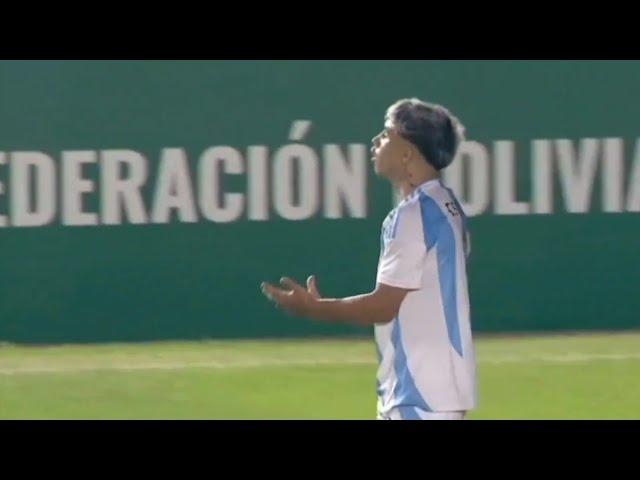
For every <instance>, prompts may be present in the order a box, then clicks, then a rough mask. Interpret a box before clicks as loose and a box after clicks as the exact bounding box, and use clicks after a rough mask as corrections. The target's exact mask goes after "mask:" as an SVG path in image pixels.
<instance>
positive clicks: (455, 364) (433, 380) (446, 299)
mask: <svg viewBox="0 0 640 480" xmlns="http://www.w3.org/2000/svg"><path fill="white" fill-rule="evenodd" d="M466 223H467V222H466V217H465V215H464V212H463V211H462V208H461V207H460V204H459V202H458V201H457V199H456V198H455V196H454V194H453V192H451V190H449V189H447V188H445V187H444V186H443V185H442V183H441V182H440V180H438V179H436V180H430V181H428V182H426V183H424V184H423V185H421V186H420V187H418V188H417V189H416V190H415V191H414V192H413V193H412V194H411V195H410V196H409V197H407V198H405V199H404V200H403V201H402V202H401V203H400V204H399V205H398V207H396V208H395V209H394V210H392V211H391V213H390V214H389V215H388V216H387V218H386V219H385V221H384V223H383V226H382V238H381V253H380V260H379V264H378V274H377V282H378V283H382V284H386V285H390V286H394V287H399V288H406V289H410V290H412V291H411V292H409V293H408V294H407V296H406V297H405V299H404V301H403V302H402V305H401V306H400V311H399V313H398V316H397V317H396V318H394V319H393V320H392V321H391V322H390V323H387V324H384V325H376V326H375V339H376V346H377V349H378V358H379V368H378V375H377V380H378V415H380V416H381V417H386V418H391V417H400V418H404V419H419V418H425V417H426V416H427V415H426V414H425V412H454V411H468V410H471V409H473V408H475V406H476V401H477V400H476V396H477V395H476V362H475V352H474V348H473V343H472V336H471V322H470V308H469V294H468V288H467V269H466V261H467V257H468V255H469V252H470V243H469V242H470V237H469V233H468V231H467V227H466ZM421 414H422V416H421Z"/></svg>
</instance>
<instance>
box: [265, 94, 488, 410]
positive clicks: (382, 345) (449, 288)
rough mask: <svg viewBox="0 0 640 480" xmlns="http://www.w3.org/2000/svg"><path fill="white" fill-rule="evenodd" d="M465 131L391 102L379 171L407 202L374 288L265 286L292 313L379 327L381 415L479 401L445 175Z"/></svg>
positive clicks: (459, 237) (444, 113)
mask: <svg viewBox="0 0 640 480" xmlns="http://www.w3.org/2000/svg"><path fill="white" fill-rule="evenodd" d="M463 135H464V129H463V127H462V125H461V124H460V122H459V121H458V120H457V119H456V118H455V117H454V116H453V115H452V114H451V113H450V112H449V111H448V110H447V109H445V108H444V107H442V106H439V105H434V104H429V103H425V102H422V101H420V100H418V99H406V100H400V101H398V102H396V103H394V104H393V105H391V106H390V107H389V109H388V110H387V112H386V116H385V124H384V130H383V131H382V132H381V133H379V134H378V135H377V136H376V137H375V138H373V147H372V149H371V151H372V153H373V158H372V161H373V164H374V169H375V172H376V173H377V174H378V175H379V176H381V177H384V178H386V179H387V180H389V181H390V182H391V184H392V185H393V187H394V188H395V189H396V191H397V192H398V193H399V194H400V195H401V197H402V201H401V202H400V203H399V204H398V206H397V207H396V208H394V209H393V210H392V211H391V212H390V213H389V215H388V216H387V218H386V219H385V220H384V222H383V224H382V236H381V253H380V258H379V261H378V272H377V278H376V287H375V289H374V291H372V292H370V293H366V294H363V295H357V296H353V297H347V298H338V299H335V298H322V296H321V295H320V293H319V291H318V288H317V283H316V279H315V277H314V276H313V275H312V276H310V277H309V278H308V279H307V285H306V288H304V287H303V286H301V285H299V284H298V283H296V282H295V281H294V280H292V279H290V278H287V277H284V278H282V279H281V281H280V283H281V286H280V287H278V286H275V285H271V284H269V283H266V282H263V283H262V284H261V288H262V291H263V293H264V294H265V295H266V296H267V298H269V299H271V300H272V301H273V302H275V303H276V305H277V306H278V307H280V308H282V309H283V310H285V311H286V312H288V313H289V314H292V315H295V316H299V317H307V318H311V319H315V320H319V321H327V322H337V323H349V324H353V325H361V326H372V325H373V326H374V327H375V328H374V331H375V341H376V346H377V350H378V360H379V367H378V373H377V394H378V402H377V403H378V404H377V410H378V412H377V413H378V415H377V418H378V419H385V420H396V419H397V420H400V419H403V420H419V419H425V420H428V419H434V420H436V419H463V418H464V416H465V414H466V412H467V411H469V410H471V409H473V408H475V406H476V363H475V353H474V348H473V343H472V335H471V323H470V307H469V295H468V289H467V270H466V260H467V257H468V255H469V252H470V243H469V233H468V231H467V221H466V217H465V214H464V212H463V211H462V208H461V207H460V204H459V202H458V201H457V199H456V197H455V196H454V194H453V192H452V191H451V190H449V189H448V188H446V187H445V186H444V185H443V184H442V182H441V180H440V171H441V170H442V169H443V168H445V167H447V166H448V165H450V164H451V162H452V161H453V159H454V157H455V154H456V151H457V148H458V145H459V143H460V142H461V141H462V140H463Z"/></svg>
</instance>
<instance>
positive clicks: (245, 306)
mask: <svg viewBox="0 0 640 480" xmlns="http://www.w3.org/2000/svg"><path fill="white" fill-rule="evenodd" d="M639 82H640V63H639V62H635V61H628V62H624V61H2V62H0V105H2V108H0V185H1V186H0V246H1V247H2V256H1V258H0V273H1V275H2V278H3V281H2V288H0V342H3V347H1V348H0V418H354V419H357V418H362V419H366V418H374V417H375V349H374V347H373V340H372V332H371V330H370V329H360V328H351V327H337V326H333V325H323V324H320V323H312V322H309V321H306V320H302V319H297V318H291V317H286V316H284V315H283V314H282V312H280V311H278V310H276V309H274V308H273V307H272V305H271V304H269V303H268V302H267V301H266V300H265V299H264V297H263V296H262V295H261V293H260V291H259V284H260V282H261V281H263V280H267V281H277V279H279V278H280V277H281V276H282V275H284V274H286V275H288V276H291V277H293V278H295V279H297V280H298V281H304V280H305V279H306V277H307V276H308V275H310V274H315V275H317V277H318V282H319V287H320V290H321V292H322V293H323V294H324V295H325V296H329V297H334V296H348V295H353V294H358V293H364V292H366V291H369V290H371V289H372V288H373V286H374V283H375V272H376V267H377V260H378V254H379V232H380V227H381V222H382V220H383V219H384V217H385V216H386V214H387V213H388V211H389V210H390V209H391V208H393V206H394V196H393V193H392V191H391V189H390V187H389V185H388V184H387V183H386V182H385V181H384V180H381V179H377V178H376V177H375V175H374V173H373V171H372V168H371V163H370V153H369V148H370V146H371V145H370V140H371V138H372V137H373V136H374V135H375V134H377V133H378V132H379V131H380V130H381V129H382V127H383V121H384V119H383V117H384V112H385V110H386V108H387V107H388V106H389V105H390V104H391V103H393V102H394V101H396V100H398V99H400V98H408V97H418V98H420V99H422V100H425V101H430V102H435V103H440V104H443V105H444V106H446V107H447V108H449V109H450V110H451V111H452V112H453V113H454V114H455V115H456V116H458V118H459V119H460V120H461V121H462V123H463V124H464V125H465V127H466V134H467V141H466V142H465V144H463V145H462V147H461V149H460V152H459V155H458V159H457V161H456V162H454V165H452V166H451V167H450V168H449V169H447V170H446V171H445V178H444V180H445V183H446V184H448V185H449V186H450V187H451V188H453V189H454V190H455V191H456V193H457V194H458V195H459V198H460V199H461V201H462V204H463V207H464V208H465V210H466V211H467V213H468V215H469V216H470V228H471V234H472V255H471V259H470V263H469V272H470V273H469V274H470V294H471V302H472V314H473V329H474V331H475V333H476V338H477V344H478V352H479V372H480V385H481V395H480V404H481V405H480V407H479V409H478V411H477V412H475V413H474V414H473V415H472V416H471V418H639V417H640V407H638V405H640V402H639V400H640V389H639V388H638V387H637V380H636V379H637V375H638V373H640V368H639V367H640V335H638V334H637V328H638V326H639V317H638V313H637V312H638V310H639V309H640V295H638V293H637V285H636V283H637V282H636V280H637V276H638V272H639V271H640V260H639V257H638V254H637V245H638V241H637V236H638V234H639V233H640V223H639V219H640V217H639V216H638V214H639V212H640V149H638V148H637V147H638V144H637V137H638V135H637V133H638V128H637V119H638V118H640V103H638V102H637V101H636V96H637V85H638V84H639Z"/></svg>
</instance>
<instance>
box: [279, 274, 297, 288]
mask: <svg viewBox="0 0 640 480" xmlns="http://www.w3.org/2000/svg"><path fill="white" fill-rule="evenodd" d="M280 284H281V285H284V286H285V287H287V288H289V289H290V290H294V291H295V290H301V289H302V286H301V285H300V284H299V283H297V282H296V281H295V280H291V279H290V278H289V277H282V278H281V279H280Z"/></svg>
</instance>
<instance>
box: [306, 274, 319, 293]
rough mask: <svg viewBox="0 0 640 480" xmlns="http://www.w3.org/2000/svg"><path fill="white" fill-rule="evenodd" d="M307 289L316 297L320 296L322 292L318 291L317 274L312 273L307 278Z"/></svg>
mask: <svg viewBox="0 0 640 480" xmlns="http://www.w3.org/2000/svg"><path fill="white" fill-rule="evenodd" d="M307 291H308V292H309V293H310V294H311V295H313V296H314V297H315V298H320V292H318V287H317V285H316V277H315V275H310V276H309V278H307Z"/></svg>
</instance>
